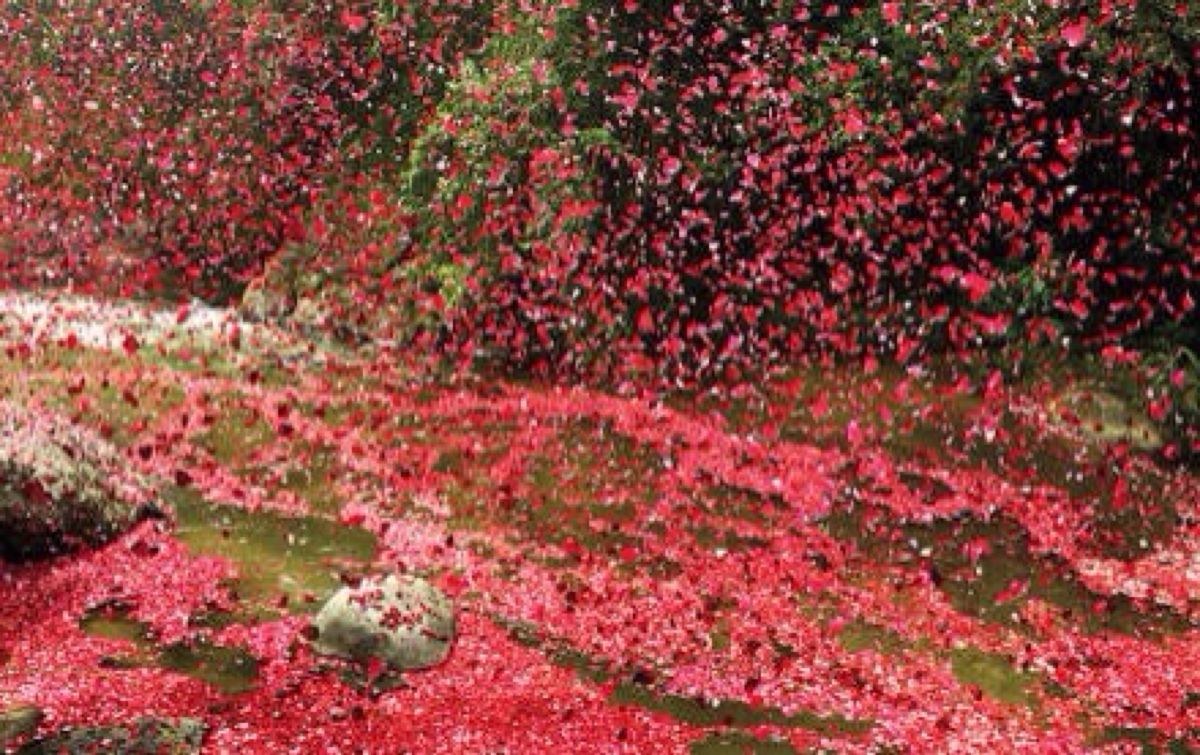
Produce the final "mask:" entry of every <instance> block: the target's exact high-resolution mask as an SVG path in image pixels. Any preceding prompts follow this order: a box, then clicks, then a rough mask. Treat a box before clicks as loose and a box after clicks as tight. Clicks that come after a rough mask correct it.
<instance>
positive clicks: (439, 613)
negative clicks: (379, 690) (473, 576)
mask: <svg viewBox="0 0 1200 755" xmlns="http://www.w3.org/2000/svg"><path fill="white" fill-rule="evenodd" d="M313 623H314V625H315V627H316V630H317V637H316V639H315V640H314V642H313V648H314V649H315V650H316V651H317V652H319V653H322V654H325V655H333V656H337V657H339V658H345V659H347V660H354V661H366V660H367V659H369V658H372V657H374V658H379V659H380V660H383V661H385V662H386V663H388V665H390V666H392V667H393V668H396V669H400V670H406V669H421V668H428V667H429V666H433V665H435V664H437V663H440V662H441V661H442V660H444V659H445V658H446V656H447V655H448V654H449V652H450V646H451V644H452V643H453V641H454V632H455V622H454V605H453V603H452V602H451V601H450V599H449V598H448V597H446V595H445V594H443V593H442V592H441V591H440V590H438V589H437V588H436V587H434V586H433V585H431V584H429V583H428V582H426V581H425V580H423V579H420V578H419V577H396V576H389V577H387V578H385V579H383V580H378V579H365V580H363V581H362V583H361V584H360V585H359V586H358V587H343V588H342V589H341V590H338V591H337V592H336V593H334V595H333V597H331V598H330V599H329V601H328V602H327V603H326V604H325V605H324V607H322V608H321V611H320V613H318V614H317V617H316V619H315V620H314V622H313Z"/></svg>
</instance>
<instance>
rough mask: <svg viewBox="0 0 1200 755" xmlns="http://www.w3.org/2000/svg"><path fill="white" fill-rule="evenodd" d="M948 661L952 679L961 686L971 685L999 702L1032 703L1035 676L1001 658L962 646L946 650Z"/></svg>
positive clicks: (1027, 704) (1000, 656)
mask: <svg viewBox="0 0 1200 755" xmlns="http://www.w3.org/2000/svg"><path fill="white" fill-rule="evenodd" d="M950 662H951V668H952V669H953V670H954V678H955V679H958V681H960V682H962V683H963V684H972V685H974V686H976V687H978V688H979V689H980V690H982V691H983V693H984V694H986V695H988V696H989V697H991V698H993V699H995V700H999V701H1000V702H1004V703H1009V704H1011V705H1024V706H1032V705H1033V704H1034V701H1035V698H1034V696H1033V694H1032V687H1033V686H1034V685H1035V684H1036V683H1037V680H1038V677H1037V675H1036V674H1031V673H1028V672H1025V671H1019V670H1017V669H1016V668H1014V667H1013V665H1012V661H1010V660H1009V659H1008V658H1006V657H1005V656H1002V655H997V654H996V653H988V652H985V651H983V650H980V649H979V648H974V647H965V648H961V649H955V650H952V651H950Z"/></svg>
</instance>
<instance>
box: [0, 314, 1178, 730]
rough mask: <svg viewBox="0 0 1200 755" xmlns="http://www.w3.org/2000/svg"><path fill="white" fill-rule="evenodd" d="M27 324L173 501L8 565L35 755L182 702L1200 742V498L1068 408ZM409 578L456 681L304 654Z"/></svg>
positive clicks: (222, 708) (1012, 390)
mask: <svg viewBox="0 0 1200 755" xmlns="http://www.w3.org/2000/svg"><path fill="white" fill-rule="evenodd" d="M81 311H82V310H81ZM30 312H31V310H30V309H29V308H28V307H26V308H25V309H17V308H12V307H10V308H7V309H5V310H4V314H5V319H4V328H3V333H4V344H5V350H4V352H3V353H4V355H3V357H0V376H2V377H3V386H4V394H5V396H6V397H7V398H10V399H14V400H22V401H26V402H29V403H31V404H34V405H44V406H46V407H47V408H49V409H53V410H55V411H60V412H66V413H69V414H71V415H73V416H76V417H78V419H79V420H80V421H82V422H84V423H86V424H88V425H91V426H93V427H96V428H98V429H100V430H102V431H103V432H105V433H106V434H108V435H109V436H110V437H112V438H113V439H114V440H115V441H116V442H117V443H118V444H119V445H121V447H123V448H124V449H126V452H127V453H128V456H129V459H130V463H131V464H133V465H136V466H137V467H138V468H139V469H140V470H141V471H143V472H146V473H150V474H154V475H157V476H158V477H159V478H160V479H161V480H162V481H163V484H164V490H165V491H166V492H165V495H166V496H167V498H168V500H170V501H172V502H174V503H176V509H177V522H176V523H175V524H174V525H173V526H172V525H168V524H164V523H144V524H142V525H140V526H139V527H138V528H137V529H135V530H134V531H132V532H130V533H128V534H127V535H125V536H124V537H122V538H120V539H119V540H117V541H115V542H114V543H112V544H110V545H109V546H107V547H105V548H102V549H98V550H95V551H91V552H86V553H80V554H76V555H73V556H70V557H65V558H61V559H58V560H55V561H51V562H47V563H40V564H35V565H24V566H10V565H0V708H3V707H7V706H8V705H9V704H11V703H16V702H25V703H31V704H33V705H36V706H38V707H40V708H41V709H43V710H44V711H45V713H46V719H45V721H44V722H43V724H42V728H41V729H40V732H42V733H46V732H49V731H53V730H55V729H58V728H60V727H62V726H66V725H89V724H99V723H109V722H114V721H130V720H133V719H136V718H137V717H139V716H143V715H152V716H156V717H165V718H171V717H184V716H186V717H193V718H199V719H201V720H203V721H204V723H205V724H206V725H207V732H208V733H207V735H206V739H205V749H206V751H212V752H268V751H276V752H278V751H288V752H379V753H387V752H397V751H412V752H435V751H442V752H469V751H488V752H497V751H511V752H568V751H569V752H607V751H630V752H668V751H686V750H687V749H688V748H689V747H691V748H692V749H693V751H698V752H710V751H722V750H728V751H739V750H740V748H746V747H749V748H758V749H759V750H761V751H777V750H783V751H786V750H787V749H788V748H792V749H795V750H797V751H813V750H833V751H839V752H841V751H845V752H856V751H862V752H879V751H915V752H950V751H970V752H1002V751H1029V752H1079V751H1085V750H1109V751H1114V752H1116V751H1129V750H1137V749H1138V748H1139V747H1141V746H1142V745H1144V744H1145V745H1148V746H1151V747H1158V748H1165V747H1170V748H1174V750H1175V751H1186V750H1187V749H1188V748H1189V747H1194V746H1197V745H1200V740H1198V735H1200V662H1198V661H1200V632H1198V631H1197V627H1196V621H1197V610H1198V603H1197V599H1198V598H1200V550H1198V548H1197V545H1198V542H1197V538H1198V536H1200V531H1198V527H1200V525H1198V524H1197V522H1200V518H1198V517H1200V511H1197V508H1198V507H1200V484H1198V481H1197V479H1196V477H1195V476H1193V475H1190V474H1188V473H1186V471H1180V470H1176V469H1173V468H1168V467H1165V466H1161V465H1159V464H1158V463H1156V462H1155V461H1153V460H1152V459H1151V458H1150V457H1149V456H1147V455H1144V454H1140V453H1138V452H1135V451H1133V450H1132V449H1130V448H1127V447H1125V446H1122V445H1119V444H1118V445H1100V444H1097V443H1092V442H1090V441H1089V440H1088V438H1087V436H1086V435H1085V434H1083V433H1080V432H1077V431H1076V430H1077V429H1073V428H1072V426H1071V425H1070V423H1057V422H1054V421H1052V420H1053V418H1052V417H1050V416H1048V415H1049V414H1050V413H1052V408H1047V407H1051V403H1050V402H1048V401H1047V400H1046V396H1047V393H1046V390H1048V389H1046V387H1045V386H1038V385H1032V384H1023V385H1019V386H1011V387H1007V388H1006V387H1005V386H1004V385H1003V384H1001V383H999V382H998V381H997V380H996V379H995V378H994V377H993V378H991V379H989V378H988V375H987V374H986V372H985V373H984V374H982V375H981V376H980V378H979V379H978V381H977V382H978V387H977V389H976V388H974V387H973V386H974V385H975V384H974V383H972V382H971V381H970V380H968V379H967V378H962V379H961V380H960V379H957V378H956V379H953V380H952V379H949V378H943V377H934V376H933V375H932V374H907V373H903V372H896V373H895V374H892V373H889V372H888V371H887V370H886V369H875V370H863V369H854V370H851V369H849V368H846V367H833V366H831V367H828V368H826V369H824V370H816V369H813V370H809V371H802V372H798V373H796V374H795V375H793V376H791V377H790V379H788V380H781V381H779V382H777V383H775V384H773V385H772V386H770V387H769V388H764V389H762V390H761V391H757V392H748V393H747V394H746V395H744V396H741V397H739V398H736V399H730V398H728V397H714V396H710V395H700V396H694V395H693V396H676V397H671V398H670V399H658V398H645V397H640V398H639V397H622V396H616V395H612V394H607V393H602V392H598V391H589V390H584V389H566V388H555V387H548V386H541V385H529V384H518V383H510V382H501V381H482V380H475V381H463V380H442V381H434V380H427V379H420V378H416V377H413V375H414V374H419V373H413V372H411V371H409V370H407V369H406V368H403V367H401V366H399V365H401V364H403V363H405V361H406V360H404V359H402V358H400V357H399V356H398V355H394V354H378V355H376V356H375V357H373V358H371V359H365V358H353V359H351V358H342V359H339V358H337V357H335V356H334V355H332V354H329V353H325V352H319V351H312V352H311V353H305V352H304V351H303V350H297V349H296V348H294V346H295V344H291V345H290V346H289V347H288V349H287V352H288V354H289V356H288V357H287V359H280V358H274V357H272V350H273V349H274V348H275V347H276V346H278V341H271V340H266V341H263V342H261V343H256V342H254V341H253V339H254V338H283V336H282V335H279V334H274V335H272V334H269V333H266V332H265V331H263V332H259V333H249V332H248V331H245V330H241V329H239V328H238V327H236V324H234V323H230V322H228V321H219V320H214V322H220V323H221V324H219V325H218V326H214V327H210V328H207V329H205V330H204V332H205V333H208V334H210V335H211V337H205V338H192V337H191V336H189V335H188V334H179V335H175V336H170V337H168V336H169V331H170V330H171V328H172V327H174V326H173V325H172V323H169V322H165V321H164V322H158V320H156V319H155V318H153V317H150V316H143V317H142V318H141V320H140V321H135V320H131V319H130V318H129V317H128V316H127V315H128V313H124V314H120V313H117V314H113V313H112V312H109V313H108V314H106V313H105V311H104V310H103V309H89V310H86V311H85V313H84V314H81V315H78V317H79V318H80V319H79V320H78V322H86V323H88V324H89V328H90V329H89V330H88V331H86V332H87V333H89V334H94V333H96V332H100V333H102V334H107V333H109V332H110V331H114V332H120V333H122V334H123V335H122V337H121V338H119V339H113V338H108V337H107V336H105V337H99V338H92V337H91V335H89V337H88V338H87V339H82V338H80V337H78V336H76V337H74V338H73V337H72V335H71V334H72V333H73V332H75V330H77V329H76V328H75V327H74V325H73V324H72V323H73V321H72V319H71V318H72V316H73V315H72V314H71V313H70V312H69V311H65V310H63V309H60V310H59V312H58V314H57V316H56V317H54V318H52V320H51V321H52V322H53V323H54V324H53V325H48V324H47V323H48V322H51V321H37V322H38V324H37V325H36V327H34V326H30V323H31V322H33V320H32V319H31V317H32V315H31V314H30ZM106 318H108V319H106ZM187 319H188V313H181V314H179V315H178V317H177V321H178V322H177V323H176V324H181V323H185V322H187ZM106 322H107V323H108V327H107V328H104V327H100V328H99V330H96V328H97V324H99V323H106ZM139 323H141V324H139ZM146 323H154V325H153V328H151V326H150V325H147V324H146ZM197 332H198V331H197ZM192 335H194V334H192ZM189 338H191V340H190V341H189ZM963 381H966V382H963ZM334 521H336V522H339V523H340V524H341V525H343V526H342V527H340V528H339V527H335V526H334V525H333V524H332V522H334ZM264 523H266V524H264ZM252 525H257V526H261V527H262V528H263V529H264V530H272V531H271V532H269V533H266V534H257V535H256V534H247V533H251V532H252V529H251V526H252ZM363 530H365V531H367V532H369V533H370V535H366V534H364V533H363V532H362V531H363ZM253 531H257V530H253ZM351 533H354V534H351ZM370 536H373V537H374V544H375V547H374V553H373V555H371V554H370V550H371V549H370V548H369V547H368V548H367V552H366V553H364V552H363V548H362V543H361V541H362V539H363V538H367V541H368V542H369V540H370ZM270 538H274V540H271V539H270ZM310 540H315V541H319V542H320V543H321V544H322V546H326V545H327V546H328V547H327V548H325V549H322V548H311V549H310V546H311V543H310V542H309V541H310ZM351 541H356V542H358V543H359V544H358V545H356V546H354V547H353V548H351V547H350V543H351ZM272 543H273V544H272ZM280 543H282V545H281V544H280ZM351 550H353V551H354V552H353V553H351V552H350V551H351ZM385 570H402V571H408V572H414V573H420V574H424V575H427V576H429V577H431V578H433V579H434V580H435V581H436V582H437V583H438V584H439V585H440V586H441V587H442V588H443V589H444V590H446V591H447V592H448V593H450V594H451V595H452V596H454V598H455V599H456V602H457V605H458V608H459V611H460V617H459V629H460V634H459V636H458V638H457V640H456V643H455V647H454V649H453V651H452V653H451V655H450V657H449V659H448V661H447V662H446V663H444V664H442V665H440V666H438V667H436V668H433V669H430V670H427V671H423V672H419V673H412V674H408V675H406V676H405V677H404V678H403V679H396V678H393V677H392V676H391V675H388V674H384V673H382V672H381V670H380V669H378V668H375V667H368V668H357V667H353V666H350V665H347V664H343V663H341V662H333V661H331V660H329V659H324V658H320V657H317V656H315V655H314V654H313V653H312V652H311V650H310V648H309V647H308V644H307V639H306V626H307V623H308V618H307V615H308V614H311V613H312V612H313V611H314V610H315V608H316V607H317V606H318V605H319V603H320V600H322V599H323V598H324V597H325V593H327V592H328V591H329V590H330V589H331V588H332V586H333V585H334V584H336V582H337V581H338V579H341V578H345V579H353V578H354V576H355V575H357V574H361V573H362V572H364V571H385ZM97 617H99V619H100V621H98V620H97ZM101 626H107V627H109V629H108V630H107V631H101V630H100V629H98V627H101ZM121 626H125V627H129V628H132V629H131V631H129V632H122V631H118V630H115V629H113V627H121ZM238 680H241V681H240V683H238Z"/></svg>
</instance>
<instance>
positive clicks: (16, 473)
mask: <svg viewBox="0 0 1200 755" xmlns="http://www.w3.org/2000/svg"><path fill="white" fill-rule="evenodd" d="M159 513H161V509H160V508H158V506H157V504H156V502H155V495H154V491H153V488H152V487H151V485H150V484H149V483H148V481H147V480H145V479H144V478H143V477H141V476H140V475H138V474H137V473H136V472H134V471H132V470H131V469H130V465H129V462H128V460H127V459H126V458H125V456H124V454H122V452H121V451H120V450H119V449H118V448H116V447H115V446H113V445H112V444H111V443H109V442H108V441H106V440H105V439H104V438H102V437H101V436H100V435H98V434H96V433H95V432H93V431H91V430H89V429H88V428H86V427H82V426H80V425H77V424H75V423H73V422H71V421H70V420H69V419H68V418H66V417H62V416H60V415H56V414H54V413H52V412H49V411H47V410H44V409H37V410H33V409H25V408H22V407H20V406H17V405H15V404H13V403H11V402H8V401H3V400H0V558H3V559H5V560H10V561H14V560H25V559H30V558H36V557H41V556H48V555H54V554H56V553H61V552H64V551H67V550H70V549H72V548H75V547H79V546H85V545H98V544H100V543H103V542H105V541H106V540H109V539H111V538H112V537H114V536H115V535H116V534H118V533H120V532H121V531H123V530H125V529H127V528H128V527H129V526H131V525H132V524H133V523H134V522H136V521H137V520H138V519H140V518H143V517H145V516H147V515H151V514H155V515H157V514H159Z"/></svg>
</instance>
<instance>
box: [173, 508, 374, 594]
mask: <svg viewBox="0 0 1200 755" xmlns="http://www.w3.org/2000/svg"><path fill="white" fill-rule="evenodd" d="M165 497H166V498H167V500H168V501H169V502H170V503H171V505H172V506H173V507H174V508H175V516H176V519H177V520H178V526H177V528H176V536H177V537H178V538H179V539H180V540H181V541H183V542H184V544H186V545H187V546H188V548H189V549H191V550H192V551H194V552H197V553H204V554H208V555H214V556H221V557H223V558H227V559H229V560H230V561H232V562H233V563H234V564H235V565H236V566H237V568H238V577H237V579H236V581H235V582H234V585H233V586H234V589H235V591H236V592H237V594H238V595H239V596H240V597H241V598H243V599H245V600H247V601H249V602H250V604H251V608H252V609H254V610H252V611H251V612H252V613H253V612H254V611H255V610H257V611H262V610H264V609H266V610H273V609H274V608H275V607H278V606H280V605H281V604H282V605H284V606H285V607H286V608H287V609H288V610H290V611H294V612H300V613H305V612H312V611H314V610H316V608H317V603H316V600H317V599H318V598H319V597H321V596H323V595H326V594H328V593H331V592H333V591H334V590H335V589H337V588H338V587H340V586H341V584H342V583H341V575H342V574H343V573H346V572H355V571H361V570H363V569H365V568H366V566H367V565H368V564H369V563H370V562H371V559H372V558H373V557H374V554H375V547H376V543H375V537H374V535H372V534H371V533H369V532H367V531H366V530H363V529H359V528H357V527H347V526H345V525H341V524H338V523H336V522H333V521H331V520H328V519H323V518H320V517H288V516H283V515H280V514H275V513H270V512H250V511H246V510H244V509H238V508H233V507H227V506H214V505H212V504H209V503H208V502H206V501H205V500H204V499H203V498H201V497H200V496H199V494H197V493H195V492H194V491H192V490H188V489H184V488H169V489H168V490H167V491H166V493H165Z"/></svg>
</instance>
